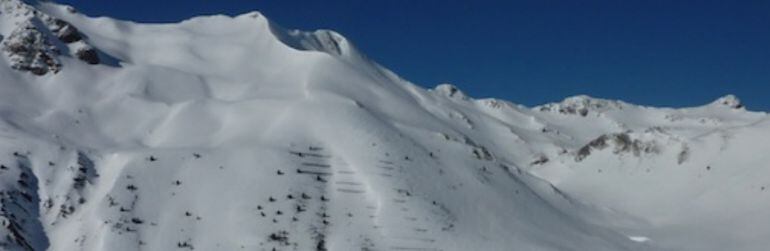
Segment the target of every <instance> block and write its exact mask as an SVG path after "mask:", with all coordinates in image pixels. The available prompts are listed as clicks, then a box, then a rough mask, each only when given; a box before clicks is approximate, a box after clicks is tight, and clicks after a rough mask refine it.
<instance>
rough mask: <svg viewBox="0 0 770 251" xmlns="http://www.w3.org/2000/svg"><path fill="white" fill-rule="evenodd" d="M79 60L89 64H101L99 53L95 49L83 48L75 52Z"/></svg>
mask: <svg viewBox="0 0 770 251" xmlns="http://www.w3.org/2000/svg"><path fill="white" fill-rule="evenodd" d="M75 55H76V56H77V57H78V59H80V60H82V61H83V62H86V63H88V64H99V62H100V60H99V53H97V52H96V49H94V48H83V49H80V50H78V51H77V52H75Z"/></svg>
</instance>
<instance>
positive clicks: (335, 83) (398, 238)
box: [0, 0, 770, 250]
mask: <svg viewBox="0 0 770 251" xmlns="http://www.w3.org/2000/svg"><path fill="white" fill-rule="evenodd" d="M0 7H1V8H0V12H1V13H0V35H2V38H3V39H2V41H0V43H1V44H2V46H3V48H2V51H3V57H2V58H3V59H2V60H0V79H1V80H2V81H1V82H0V85H1V86H0V138H2V141H0V156H4V157H0V164H2V166H1V167H0V180H2V181H1V182H0V189H1V190H2V193H0V196H2V200H0V217H2V219H3V221H2V222H3V225H2V228H0V235H2V236H3V238H2V240H0V241H2V243H0V245H2V246H3V248H4V249H7V250H45V249H48V250H81V249H82V250H137V249H141V250H185V249H189V250H193V249H197V250H472V249H475V250H667V249H701V250H708V249H712V250H723V249H725V248H729V249H737V250H756V249H761V248H762V247H764V246H767V245H768V244H770V243H768V241H767V240H768V239H769V238H766V237H770V236H769V235H770V229H768V227H767V226H765V225H764V224H763V222H762V219H768V218H769V217H768V216H769V215H768V213H767V212H764V211H763V210H762V209H765V208H767V206H768V203H769V202H768V201H769V200H768V196H770V195H768V194H767V193H770V191H768V192H764V190H765V186H766V185H770V184H767V183H768V181H767V179H766V178H764V177H768V176H767V175H763V174H767V170H768V168H767V167H766V166H764V165H767V163H770V162H769V160H768V159H766V157H765V156H763V155H762V154H761V153H762V152H766V150H767V147H766V146H765V145H763V144H761V143H759V142H762V139H763V138H762V137H768V136H770V134H769V133H770V131H769V129H768V128H767V127H768V123H769V122H767V115H766V114H764V113H755V112H748V111H745V110H743V108H742V106H740V102H739V101H737V99H736V98H734V97H731V96H728V97H725V98H723V99H720V100H718V101H715V103H714V104H710V105H706V106H703V107H698V108H688V109H659V108H648V107H641V106H635V105H631V104H627V103H623V102H619V101H608V100H601V99H594V98H590V97H585V96H577V97H572V98H568V99H566V100H565V101H564V102H561V103H554V104H547V105H544V106H540V107H535V108H527V107H523V106H518V105H513V104H511V103H508V102H505V101H499V100H475V99H472V98H470V97H467V96H466V95H465V94H463V93H462V92H461V91H460V90H458V89H457V88H456V87H454V86H451V85H448V84H443V85H439V86H437V87H436V88H434V89H432V90H424V89H421V88H419V87H417V86H415V85H413V84H411V83H409V82H407V81H405V80H402V79H400V78H399V77H398V76H396V75H395V74H393V73H392V72H390V71H388V70H386V69H384V68H382V67H380V66H379V65H377V64H376V63H373V62H371V61H369V60H368V59H367V58H366V57H365V56H363V55H362V54H361V53H359V52H358V51H357V49H356V48H355V47H354V46H353V45H352V44H351V43H350V42H349V41H347V40H346V39H345V38H344V37H342V36H340V35H339V34H337V33H334V32H332V31H323V30H322V31H315V32H302V31H291V30H286V29H284V28H281V27H279V26H277V25H276V24H274V23H271V22H270V21H269V20H267V19H266V18H265V17H263V16H262V15H261V14H259V13H257V12H253V13H247V14H243V15H240V16H237V17H227V16H209V17H198V18H193V19H190V20H186V21H184V22H181V23H178V24H137V23H132V22H125V21H119V20H114V19H110V18H104V17H102V18H91V17H86V16H84V15H82V14H79V13H77V12H76V11H74V9H72V8H71V7H67V6H62V5H56V4H52V3H32V4H27V3H23V2H20V1H17V0H0ZM84 51H88V52H87V53H85V52H84ZM84 55H85V56H84ZM720 245H721V246H720Z"/></svg>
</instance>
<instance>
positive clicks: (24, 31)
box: [3, 20, 62, 76]
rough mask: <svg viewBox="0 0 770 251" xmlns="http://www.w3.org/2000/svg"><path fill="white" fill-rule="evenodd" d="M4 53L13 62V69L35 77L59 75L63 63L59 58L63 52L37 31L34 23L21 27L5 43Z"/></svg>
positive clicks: (30, 22)
mask: <svg viewBox="0 0 770 251" xmlns="http://www.w3.org/2000/svg"><path fill="white" fill-rule="evenodd" d="M3 51H4V52H5V54H6V56H8V58H9V60H10V61H11V67H12V68H13V69H16V70H20V71H28V72H31V73H32V74H35V75H38V76H40V75H45V74H47V73H49V72H52V73H57V72H59V70H61V67H62V65H61V63H60V62H59V60H58V59H57V57H58V56H59V55H60V54H61V52H60V51H59V50H58V49H57V48H56V47H55V46H53V45H52V43H51V42H50V41H49V40H48V38H47V37H46V36H45V34H43V33H42V32H40V30H38V29H37V27H36V26H35V25H34V24H33V22H32V21H31V20H30V21H27V22H25V23H24V24H22V25H19V27H17V28H16V29H15V30H13V32H11V34H10V35H9V36H8V38H7V39H5V40H4V41H3Z"/></svg>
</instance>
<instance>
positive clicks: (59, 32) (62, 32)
mask: <svg viewBox="0 0 770 251" xmlns="http://www.w3.org/2000/svg"><path fill="white" fill-rule="evenodd" d="M49 23H51V26H52V27H51V32H53V33H54V34H55V35H56V38H58V39H59V40H61V41H62V42H64V43H66V44H70V43H74V42H77V41H81V40H83V35H81V34H80V31H78V29H77V28H75V26H72V25H71V24H69V23H67V22H64V21H62V20H60V19H52V21H49Z"/></svg>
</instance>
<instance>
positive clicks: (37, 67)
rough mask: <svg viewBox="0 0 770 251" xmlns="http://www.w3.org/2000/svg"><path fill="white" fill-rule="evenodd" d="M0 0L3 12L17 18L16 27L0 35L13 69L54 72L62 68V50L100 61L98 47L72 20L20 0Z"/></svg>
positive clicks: (44, 72) (37, 72) (91, 62)
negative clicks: (92, 43)
mask: <svg viewBox="0 0 770 251" xmlns="http://www.w3.org/2000/svg"><path fill="white" fill-rule="evenodd" d="M0 3H3V4H5V5H4V8H5V11H4V12H2V14H3V15H9V16H15V17H17V18H20V22H19V23H18V24H17V26H16V29H14V30H13V31H12V32H11V33H10V34H6V35H7V36H6V37H5V38H2V36H0V39H2V48H0V49H1V50H2V51H3V52H5V55H6V56H7V57H8V59H9V61H10V62H11V67H12V68H13V69H16V70H19V71H25V72H29V73H32V74H34V75H37V76H42V75H46V74H49V73H53V74H56V73H58V72H59V71H60V70H61V68H62V64H61V62H60V61H59V56H61V55H62V54H69V55H70V56H72V57H75V58H77V59H80V60H81V61H83V62H85V63H88V64H99V63H101V60H100V58H99V53H98V51H97V50H96V49H95V48H94V47H92V46H91V45H89V44H88V43H87V41H86V37H85V36H84V35H83V34H82V33H80V31H79V30H78V29H77V28H76V27H75V26H73V25H72V24H70V23H67V22H65V21H63V20H61V19H58V18H55V17H52V16H50V15H47V14H45V13H43V12H40V11H38V10H35V9H34V8H33V7H31V6H29V5H27V4H26V3H24V2H22V1H11V2H0ZM73 48H74V49H73Z"/></svg>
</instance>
